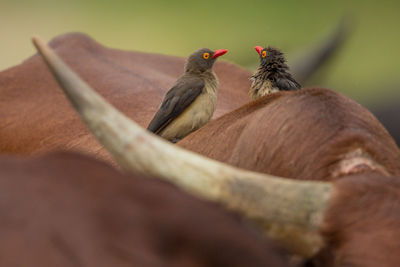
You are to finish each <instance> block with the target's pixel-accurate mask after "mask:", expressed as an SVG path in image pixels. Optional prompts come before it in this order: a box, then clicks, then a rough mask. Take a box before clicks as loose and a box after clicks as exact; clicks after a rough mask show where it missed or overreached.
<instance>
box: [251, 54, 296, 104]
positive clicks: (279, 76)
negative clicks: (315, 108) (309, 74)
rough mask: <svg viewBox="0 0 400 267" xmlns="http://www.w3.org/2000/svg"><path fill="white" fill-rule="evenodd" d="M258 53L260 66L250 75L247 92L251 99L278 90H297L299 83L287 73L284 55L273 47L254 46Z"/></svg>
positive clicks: (287, 68)
mask: <svg viewBox="0 0 400 267" xmlns="http://www.w3.org/2000/svg"><path fill="white" fill-rule="evenodd" d="M254 48H255V49H256V51H257V52H258V54H259V55H260V66H259V67H258V69H257V71H256V72H255V73H254V74H253V76H251V80H252V81H253V83H252V84H251V87H250V91H249V94H250V96H251V98H252V99H257V98H259V97H262V96H264V95H268V94H271V93H274V92H278V91H280V90H287V91H289V90H297V89H300V88H301V85H300V84H299V83H298V82H296V81H295V79H294V78H293V77H292V75H291V74H290V73H289V67H288V65H287V64H286V59H285V56H284V55H283V53H282V52H281V51H279V50H278V49H276V48H274V47H270V46H269V47H267V48H262V47H261V46H256V47H254Z"/></svg>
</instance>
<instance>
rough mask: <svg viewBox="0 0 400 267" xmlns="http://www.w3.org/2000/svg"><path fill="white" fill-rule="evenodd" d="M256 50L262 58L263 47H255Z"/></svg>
mask: <svg viewBox="0 0 400 267" xmlns="http://www.w3.org/2000/svg"><path fill="white" fill-rule="evenodd" d="M254 49H255V50H256V51H257V53H258V54H259V55H260V56H261V51H263V49H264V48H262V47H261V46H255V47H254Z"/></svg>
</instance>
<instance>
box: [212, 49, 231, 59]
mask: <svg viewBox="0 0 400 267" xmlns="http://www.w3.org/2000/svg"><path fill="white" fill-rule="evenodd" d="M226 52H228V50H226V49H218V50H215V51H214V55H213V56H212V58H217V57H220V56H222V55H224V54H226Z"/></svg>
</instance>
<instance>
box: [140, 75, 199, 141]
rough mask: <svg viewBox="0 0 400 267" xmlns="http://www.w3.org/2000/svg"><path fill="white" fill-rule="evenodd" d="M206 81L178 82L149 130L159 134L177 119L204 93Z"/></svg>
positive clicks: (168, 94) (170, 91)
mask: <svg viewBox="0 0 400 267" xmlns="http://www.w3.org/2000/svg"><path fill="white" fill-rule="evenodd" d="M203 88H204V81H203V80H202V79H200V78H193V79H190V80H185V82H184V83H183V82H179V81H178V82H177V83H176V84H175V85H174V86H173V87H172V88H171V89H170V90H169V91H168V93H167V94H166V95H165V97H164V100H163V102H162V104H161V106H160V108H159V109H158V111H157V113H156V115H154V118H153V119H152V120H151V122H150V124H149V126H148V127H147V130H149V131H151V132H153V133H156V134H158V133H159V132H161V131H162V130H163V129H164V128H165V127H166V126H167V125H168V124H169V123H170V122H171V121H173V120H174V119H175V118H177V117H178V116H179V115H180V114H181V113H182V112H183V111H184V110H185V109H186V108H187V107H188V106H189V105H190V104H191V103H192V102H193V101H194V100H195V99H196V98H197V96H198V95H200V93H201V92H202V91H203Z"/></svg>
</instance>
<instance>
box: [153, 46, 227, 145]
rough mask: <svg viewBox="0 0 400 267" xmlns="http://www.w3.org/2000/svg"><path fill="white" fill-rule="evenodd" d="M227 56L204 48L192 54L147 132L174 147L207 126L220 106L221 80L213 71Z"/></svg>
mask: <svg viewBox="0 0 400 267" xmlns="http://www.w3.org/2000/svg"><path fill="white" fill-rule="evenodd" d="M226 52H228V50H226V49H218V50H216V51H212V50H210V49H208V48H202V49H199V50H197V51H196V52H194V53H193V54H191V55H190V56H189V58H188V59H187V61H186V64H185V71H184V74H183V75H182V76H181V77H179V78H178V80H177V81H176V82H175V84H174V85H173V86H172V88H171V89H170V90H169V91H168V92H167V93H166V95H165V96H164V100H163V101H162V103H161V106H160V107H159V109H158V111H157V113H156V114H155V115H154V117H153V119H152V120H151V122H150V124H149V126H148V127H147V129H148V130H149V131H151V132H153V133H155V134H158V135H160V136H161V137H163V138H165V139H167V140H169V141H172V142H174V143H175V142H177V141H179V140H180V139H182V138H183V137H185V136H186V135H188V134H190V133H191V132H193V131H195V130H197V129H199V128H200V127H202V126H203V125H204V124H206V123H207V122H208V121H209V120H210V119H211V116H212V115H213V113H214V111H215V106H216V102H217V89H218V79H217V76H216V75H215V73H214V71H212V67H213V65H214V62H215V60H216V59H217V58H218V57H219V56H222V55H224V54H225V53H226Z"/></svg>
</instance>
